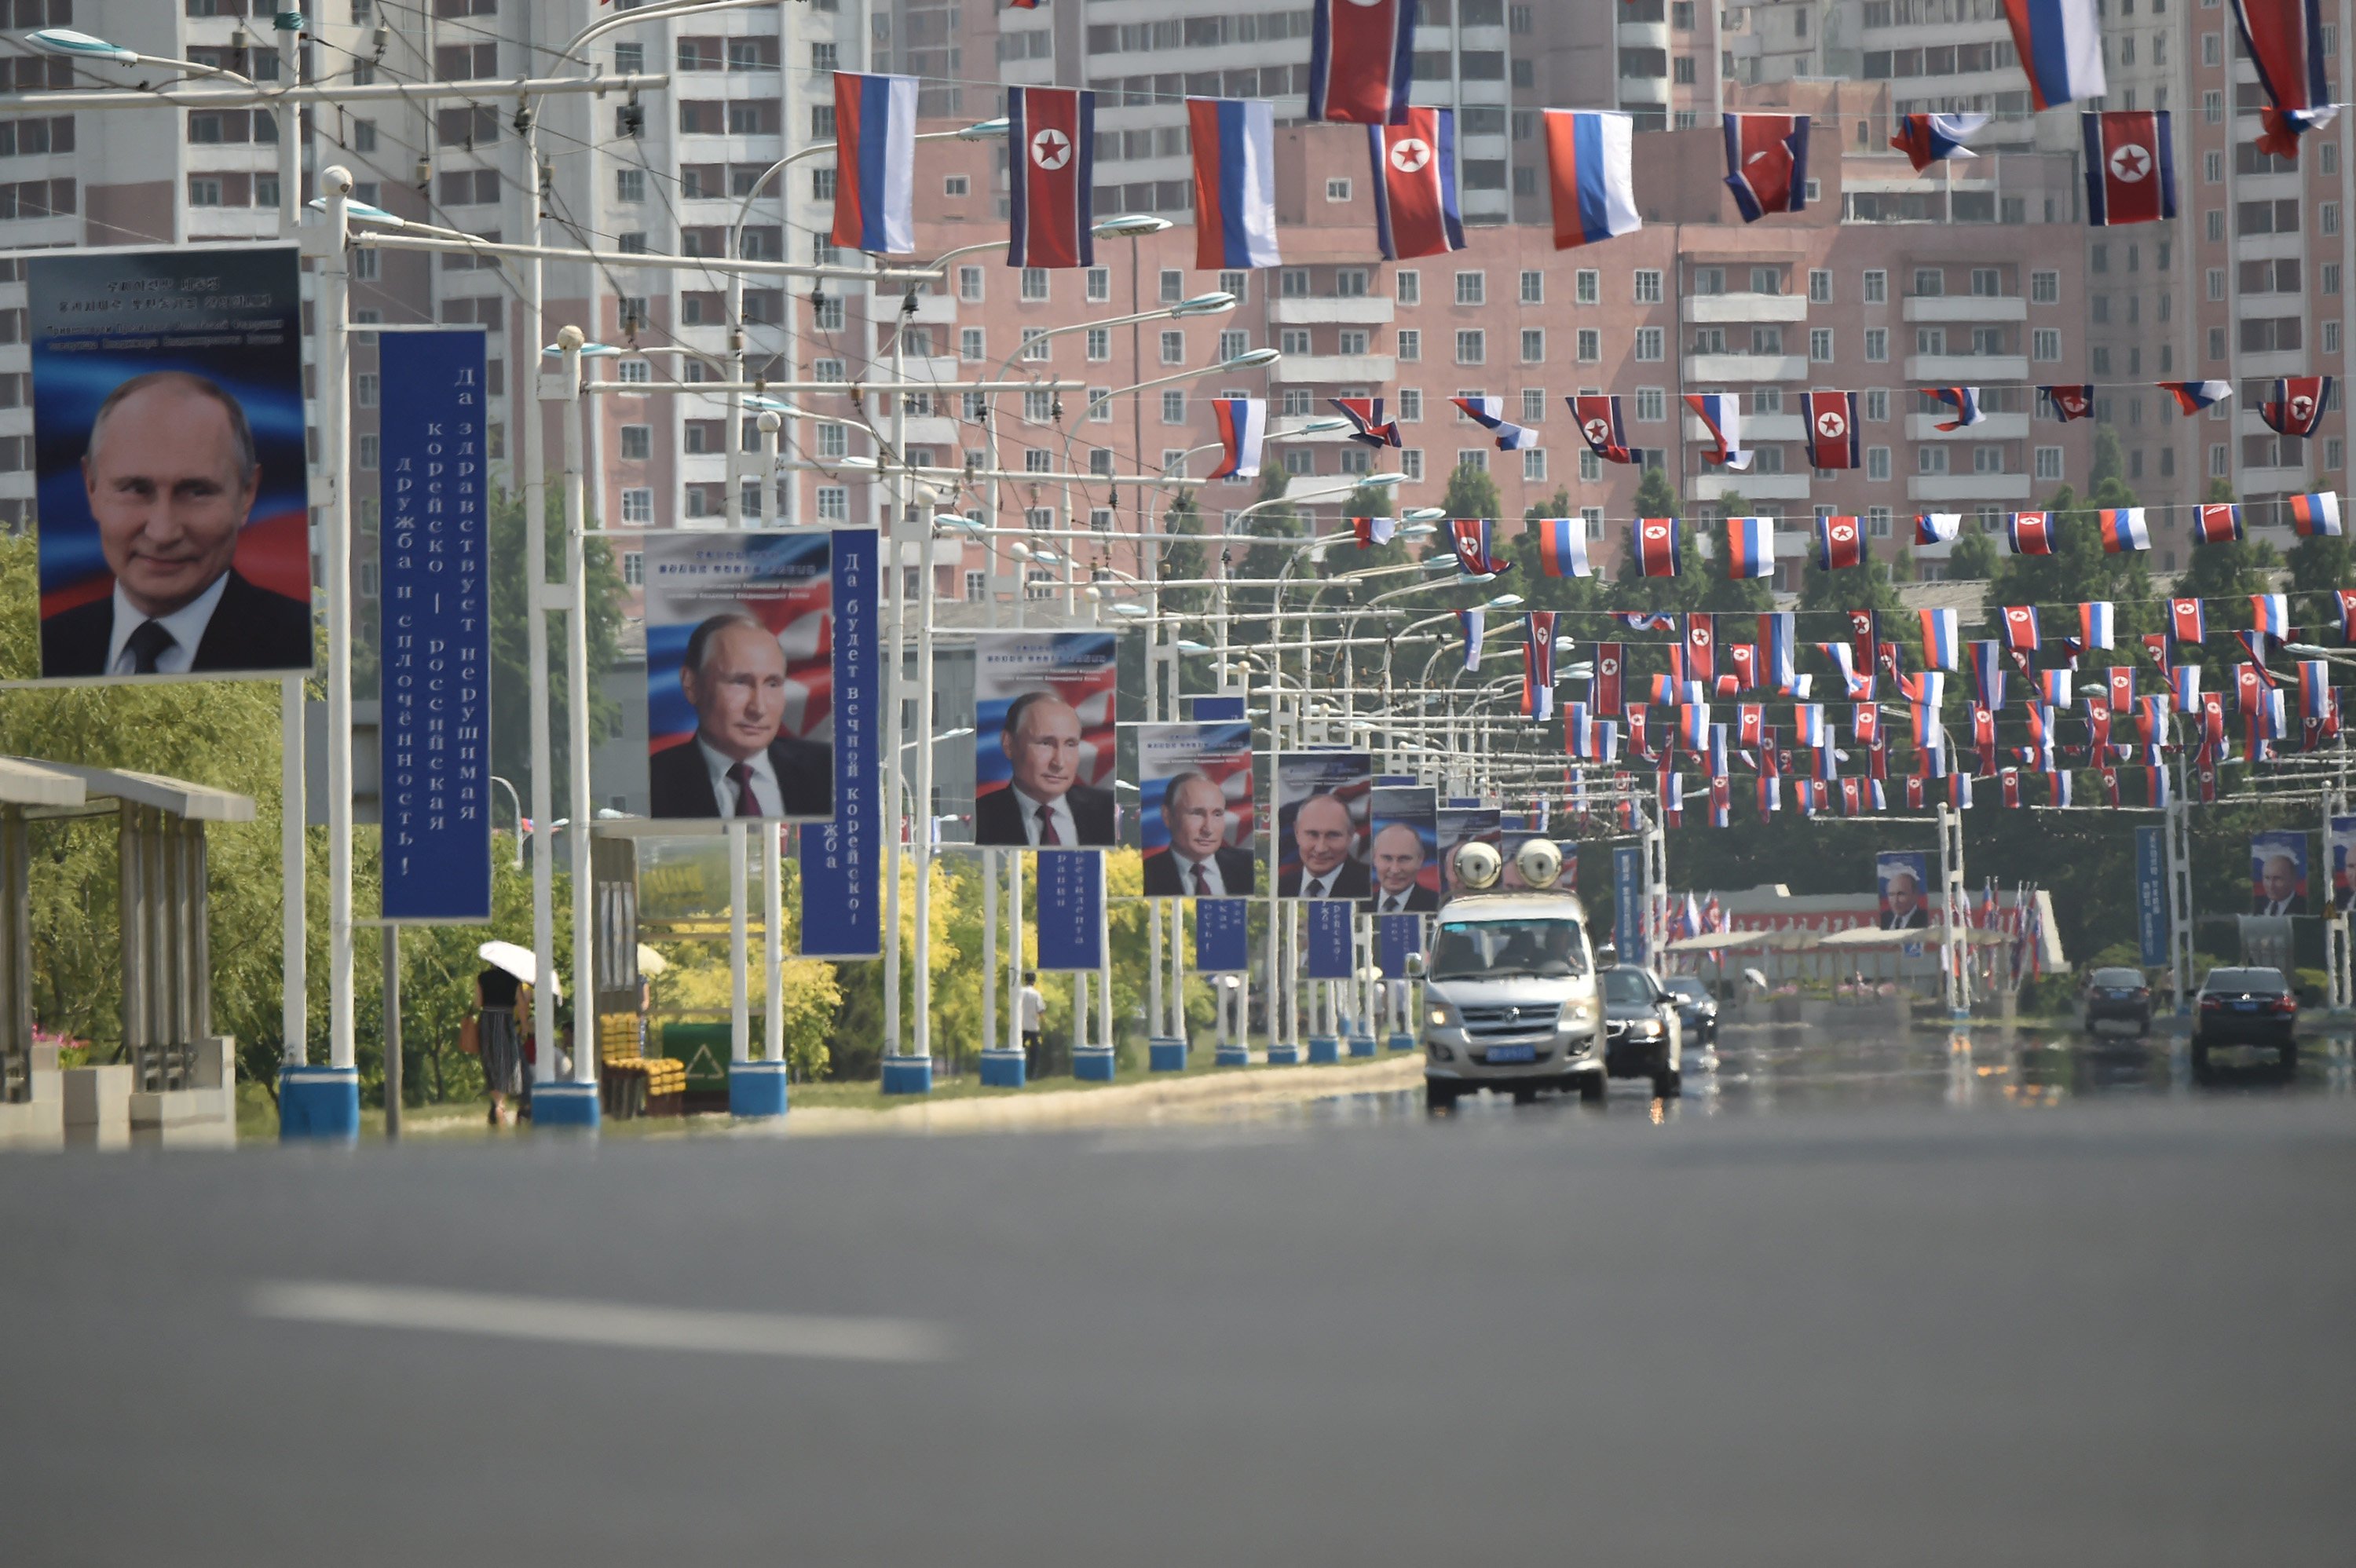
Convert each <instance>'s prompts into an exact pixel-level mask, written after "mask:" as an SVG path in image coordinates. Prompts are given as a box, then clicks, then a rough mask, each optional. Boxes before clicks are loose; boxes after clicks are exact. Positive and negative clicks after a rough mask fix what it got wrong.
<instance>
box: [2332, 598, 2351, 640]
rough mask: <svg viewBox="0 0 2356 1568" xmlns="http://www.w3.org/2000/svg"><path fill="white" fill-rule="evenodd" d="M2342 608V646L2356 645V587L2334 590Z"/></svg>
mask: <svg viewBox="0 0 2356 1568" xmlns="http://www.w3.org/2000/svg"><path fill="white" fill-rule="evenodd" d="M2332 592H2334V594H2335V595H2336V596H2337V598H2338V601H2339V608H2340V645H2341V646H2342V647H2356V588H2340V589H2334V590H2333V591H2332Z"/></svg>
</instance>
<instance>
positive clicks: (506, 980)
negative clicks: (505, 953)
mask: <svg viewBox="0 0 2356 1568" xmlns="http://www.w3.org/2000/svg"><path fill="white" fill-rule="evenodd" d="M522 988H523V985H522V982H521V981H519V980H518V979H517V978H516V977H515V976H512V975H510V974H509V973H508V972H507V971H506V970H504V969H486V970H484V971H483V972H482V973H481V974H479V975H477V976H475V1006H476V1007H477V1008H478V1009H479V1011H480V1016H481V1022H480V1023H479V1024H478V1025H477V1029H478V1031H479V1032H478V1038H479V1040H480V1047H479V1049H480V1051H481V1053H482V1062H483V1083H484V1086H485V1087H487V1089H489V1090H490V1092H491V1125H493V1126H495V1127H509V1126H513V1125H515V1113H514V1112H513V1111H512V1110H510V1109H509V1106H508V1100H509V1097H510V1096H514V1095H520V1094H521V1093H523V1040H522V1037H521V1036H520V1035H519V1033H518V1031H517V1029H516V998H517V995H518V993H519V992H520V991H521V990H522Z"/></svg>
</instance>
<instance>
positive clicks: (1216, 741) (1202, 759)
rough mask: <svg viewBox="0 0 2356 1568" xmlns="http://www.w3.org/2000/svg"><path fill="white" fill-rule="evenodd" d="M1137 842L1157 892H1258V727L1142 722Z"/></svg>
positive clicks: (1148, 887)
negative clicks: (1254, 804) (1254, 811)
mask: <svg viewBox="0 0 2356 1568" xmlns="http://www.w3.org/2000/svg"><path fill="white" fill-rule="evenodd" d="M1130 732H1131V733H1132V734H1133V735H1135V736H1136V738H1137V793H1138V811H1137V833H1136V838H1137V845H1138V848H1140V849H1141V851H1143V854H1144V860H1145V896H1146V897H1147V898H1150V899H1224V898H1242V897H1246V896H1248V894H1250V893H1251V892H1253V891H1255V887H1256V883H1257V878H1256V877H1255V875H1254V871H1255V863H1254V861H1253V859H1252V739H1251V726H1250V725H1249V724H1247V723H1244V722H1242V721H1240V720H1238V721H1237V722H1234V723H1210V724H1205V723H1195V724H1139V725H1134V726H1132V727H1131V730H1130Z"/></svg>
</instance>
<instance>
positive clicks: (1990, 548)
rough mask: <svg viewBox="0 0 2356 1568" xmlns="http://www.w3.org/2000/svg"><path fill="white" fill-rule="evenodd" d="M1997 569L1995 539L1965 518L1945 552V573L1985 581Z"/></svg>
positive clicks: (1955, 576) (1970, 579) (1965, 578)
mask: <svg viewBox="0 0 2356 1568" xmlns="http://www.w3.org/2000/svg"><path fill="white" fill-rule="evenodd" d="M1996 571H1997V553H1996V541H1995V540H1994V539H1990V538H1988V536H1987V534H1985V533H1983V532H1981V531H1980V527H1979V525H1978V524H1977V523H1976V522H1972V521H1969V520H1966V521H1965V524H1964V530H1963V532H1962V533H1961V534H1959V535H1958V536H1956V539H1955V546H1954V549H1952V550H1950V551H1948V553H1947V575H1948V576H1949V577H1953V578H1958V579H1961V580H1963V581H1967V582H1985V581H1987V580H1988V579H1990V578H1992V577H1994V576H1995V575H1996Z"/></svg>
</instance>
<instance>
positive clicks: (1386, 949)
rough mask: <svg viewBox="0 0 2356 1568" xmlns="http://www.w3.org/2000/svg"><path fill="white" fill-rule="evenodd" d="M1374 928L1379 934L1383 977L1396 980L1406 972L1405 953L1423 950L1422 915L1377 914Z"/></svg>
mask: <svg viewBox="0 0 2356 1568" xmlns="http://www.w3.org/2000/svg"><path fill="white" fill-rule="evenodd" d="M1376 931H1377V932H1379V933H1380V934H1381V952H1382V958H1381V960H1380V962H1381V964H1382V967H1383V977H1384V978H1385V979H1388V980H1396V979H1398V977H1399V976H1402V975H1404V974H1406V973H1407V955H1408V954H1410V953H1420V952H1422V951H1423V916H1421V915H1419V914H1386V915H1378V916H1376Z"/></svg>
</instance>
